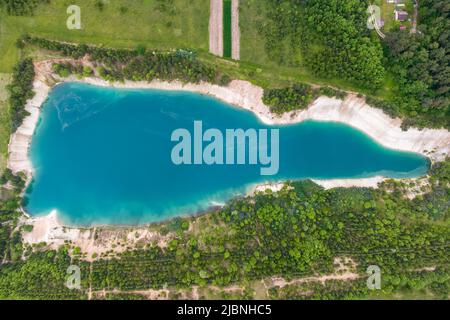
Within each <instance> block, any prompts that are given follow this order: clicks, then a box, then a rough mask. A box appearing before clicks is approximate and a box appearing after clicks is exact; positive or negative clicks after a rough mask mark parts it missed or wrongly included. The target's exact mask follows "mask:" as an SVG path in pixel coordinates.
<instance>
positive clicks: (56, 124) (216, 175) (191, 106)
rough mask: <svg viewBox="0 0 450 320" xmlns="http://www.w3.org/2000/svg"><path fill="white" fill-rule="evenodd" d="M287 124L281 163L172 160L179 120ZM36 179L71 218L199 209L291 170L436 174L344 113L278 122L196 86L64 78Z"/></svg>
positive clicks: (294, 175)
mask: <svg viewBox="0 0 450 320" xmlns="http://www.w3.org/2000/svg"><path fill="white" fill-rule="evenodd" d="M196 120H201V121H202V122H203V127H204V130H206V129H208V128H217V129H219V130H220V131H222V132H225V129H236V128H242V129H249V128H255V129H260V128H267V129H270V128H278V129H280V170H279V172H278V174H277V175H274V176H261V175H260V168H261V166H259V165H256V166H255V165H212V166H207V165H181V166H176V165H175V164H173V163H172V160H171V151H172V148H173V146H174V145H175V143H174V142H171V139H170V138H171V134H172V132H173V130H175V129H177V128H186V129H188V130H190V131H192V130H193V123H194V121H196ZM29 154H30V158H31V161H32V163H33V167H34V179H33V182H32V184H31V185H30V186H29V188H28V190H27V204H26V209H27V211H28V212H29V213H31V214H32V215H45V214H48V213H49V212H50V211H52V210H54V209H56V210H57V211H58V213H59V215H60V218H61V220H62V221H63V222H64V223H65V224H70V225H78V226H90V225H94V224H119V225H135V224H143V223H149V222H155V221H162V220H166V219H169V218H172V217H175V216H180V215H187V214H194V213H196V212H199V211H202V210H205V209H206V208H208V207H210V206H212V205H216V204H218V203H224V202H226V201H227V200H229V199H230V198H232V197H234V196H237V195H242V194H245V193H246V192H247V191H248V190H249V188H250V187H251V186H252V185H254V184H258V183H265V182H267V181H280V180H289V179H306V178H314V179H338V178H367V177H373V176H378V175H383V176H388V177H393V178H403V177H405V178H406V177H417V176H421V175H424V174H426V172H427V170H428V168H429V161H428V160H427V159H426V158H425V157H423V156H421V155H418V154H414V153H407V152H400V151H395V150H390V149H386V148H384V147H383V146H381V145H379V144H378V143H376V142H375V141H373V140H372V139H371V138H370V137H368V136H367V135H365V134H363V133H362V132H360V131H358V130H356V129H354V128H352V127H350V126H346V125H342V124H338V123H324V122H313V121H307V122H303V123H300V124H295V125H286V126H268V125H265V124H263V123H261V122H260V121H259V119H258V118H257V117H256V116H255V115H254V114H253V113H251V112H249V111H246V110H243V109H239V108H236V107H233V106H230V105H228V104H226V103H223V102H221V101H219V100H216V99H214V98H211V97H208V96H204V95H200V94H195V93H186V92H175V91H160V90H148V89H146V90H139V89H115V88H105V87H96V86H92V85H88V84H82V83H64V84H61V85H58V86H56V87H55V88H54V89H53V90H52V91H51V93H50V96H49V98H48V100H47V101H46V102H45V104H44V106H43V109H42V112H41V121H40V123H39V126H38V127H37V130H36V133H35V136H34V137H33V141H32V144H31V147H30V151H29Z"/></svg>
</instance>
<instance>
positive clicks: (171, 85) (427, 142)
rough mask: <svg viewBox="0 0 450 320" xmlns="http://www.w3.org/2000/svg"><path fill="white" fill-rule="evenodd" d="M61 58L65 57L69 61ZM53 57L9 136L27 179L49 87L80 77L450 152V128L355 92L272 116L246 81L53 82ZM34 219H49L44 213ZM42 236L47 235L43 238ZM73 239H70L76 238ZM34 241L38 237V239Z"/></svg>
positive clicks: (433, 155) (439, 154) (12, 161)
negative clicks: (413, 121)
mask: <svg viewBox="0 0 450 320" xmlns="http://www.w3.org/2000/svg"><path fill="white" fill-rule="evenodd" d="M62 60H66V61H67V60H68V59H62ZM54 61H55V60H53V61H50V60H49V61H42V62H37V63H35V69H36V78H35V81H34V84H33V86H34V91H35V92H36V95H35V96H34V98H33V99H31V100H29V101H28V102H27V105H26V110H27V111H29V112H30V115H29V116H28V117H26V118H25V120H24V122H23V124H22V125H21V126H20V127H19V128H18V130H17V131H16V132H15V133H14V134H13V135H12V136H11V139H10V143H9V149H8V150H9V159H8V168H10V169H11V170H12V171H13V172H14V173H18V172H25V173H26V174H27V176H28V178H29V179H31V177H32V174H33V168H32V165H31V162H30V160H29V158H28V148H29V145H30V143H31V139H32V136H33V133H34V131H35V128H36V125H37V123H38V120H39V111H40V107H41V105H42V104H43V103H44V101H45V100H46V98H47V96H48V94H49V91H50V89H51V87H52V86H53V85H54V84H55V83H57V82H63V81H82V82H86V83H90V84H94V85H98V86H112V87H117V88H140V89H145V88H148V89H160V90H179V91H190V92H197V93H201V94H206V95H211V96H213V97H216V98H218V99H221V100H223V101H225V102H227V103H230V104H232V105H234V106H237V107H241V108H244V109H247V110H250V111H252V112H254V113H255V114H256V115H257V116H258V117H259V118H260V119H261V121H263V122H264V123H267V124H292V123H298V122H302V121H305V120H317V121H333V122H341V123H345V124H347V125H350V126H353V127H355V128H357V129H359V130H361V131H363V132H364V133H366V134H367V135H369V136H371V137H372V138H373V139H375V140H376V141H378V142H379V143H380V144H382V145H384V146H386V147H389V148H392V149H398V150H402V151H410V152H416V153H421V154H424V155H426V156H428V157H429V158H430V159H432V160H433V161H442V160H443V159H445V158H446V157H447V156H448V155H449V151H450V132H448V131H447V130H435V129H424V130H418V129H415V128H411V129H409V130H408V131H402V130H401V128H400V124H401V120H400V119H392V118H390V117H389V116H388V115H386V114H385V113H384V112H383V111H382V110H380V109H375V108H372V107H370V106H369V105H367V104H366V103H365V101H364V99H362V98H358V97H357V96H356V95H354V94H349V96H348V97H347V98H346V99H345V100H339V99H334V98H327V97H320V98H318V99H317V100H315V101H314V103H312V105H311V106H310V107H309V108H308V109H306V110H303V111H296V112H290V113H286V114H284V115H283V116H281V117H279V116H277V115H275V114H272V113H271V112H270V109H269V107H268V106H266V105H265V104H264V103H263V102H262V96H263V89H262V88H260V87H257V86H255V85H253V84H251V83H250V82H247V81H241V80H234V81H232V82H231V83H230V84H229V85H228V86H227V87H221V86H218V85H214V84H209V83H200V84H183V83H181V82H179V81H173V82H164V81H158V80H154V81H152V82H150V83H148V82H132V81H125V82H124V83H120V82H114V83H110V82H107V81H104V80H102V79H100V78H97V77H90V78H84V79H82V80H78V79H76V78H74V77H70V78H67V79H56V80H55V78H57V77H55V75H53V74H52V71H51V65H52V63H53V62H54ZM383 180H384V178H383V177H373V178H365V179H336V180H315V182H316V183H318V184H320V185H322V186H323V187H325V188H334V187H353V186H357V187H376V186H377V185H378V183H379V182H381V181H383ZM281 185H282V184H279V183H277V184H272V186H269V187H270V188H271V189H272V190H274V191H276V190H279V189H280V186H281ZM261 188H266V189H267V185H266V186H265V187H260V188H259V189H258V188H256V190H259V191H261V190H263V189H261ZM36 219H46V217H41V218H36ZM47 219H49V220H50V221H48V222H46V223H48V225H53V224H54V223H55V221H56V220H55V214H53V215H49V216H47ZM41 222H42V221H41ZM49 228H50V227H49ZM49 228H47V229H49ZM50 229H51V228H50ZM36 232H38V230H37V231H36ZM78 236H79V235H77V237H78ZM38 238H40V239H45V237H44V238H42V237H38ZM69 238H72V236H70V237H69ZM35 240H36V241H37V239H35ZM42 241H45V240H42ZM33 242H34V241H33Z"/></svg>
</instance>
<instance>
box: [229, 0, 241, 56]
mask: <svg viewBox="0 0 450 320" xmlns="http://www.w3.org/2000/svg"><path fill="white" fill-rule="evenodd" d="M231 39H232V40H231V41H232V44H231V48H232V49H231V58H233V59H234V60H240V59H241V33H240V30H239V0H232V3H231Z"/></svg>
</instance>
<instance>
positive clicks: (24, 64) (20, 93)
mask: <svg viewBox="0 0 450 320" xmlns="http://www.w3.org/2000/svg"><path fill="white" fill-rule="evenodd" d="M34 75H35V73H34V65H33V61H32V60H31V59H30V58H28V59H24V60H21V61H19V63H18V64H17V65H16V66H15V67H14V70H13V77H12V81H11V83H10V84H9V85H8V86H7V90H8V93H9V105H10V110H11V128H12V131H13V132H14V131H15V130H16V129H17V128H18V127H19V126H20V125H21V124H22V122H23V119H24V118H25V117H26V116H28V115H29V112H28V111H27V110H25V105H26V103H27V100H28V99H31V98H32V97H33V96H34V91H33V80H34Z"/></svg>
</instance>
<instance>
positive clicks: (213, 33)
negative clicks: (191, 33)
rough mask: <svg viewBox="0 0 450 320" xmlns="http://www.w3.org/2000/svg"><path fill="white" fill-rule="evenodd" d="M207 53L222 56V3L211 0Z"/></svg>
mask: <svg viewBox="0 0 450 320" xmlns="http://www.w3.org/2000/svg"><path fill="white" fill-rule="evenodd" d="M209 52H211V53H212V54H214V55H216V56H220V57H222V56H223V2H222V0H211V8H210V16H209Z"/></svg>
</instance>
